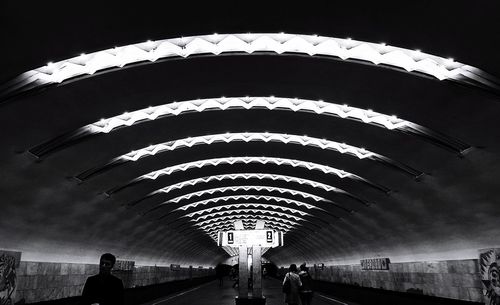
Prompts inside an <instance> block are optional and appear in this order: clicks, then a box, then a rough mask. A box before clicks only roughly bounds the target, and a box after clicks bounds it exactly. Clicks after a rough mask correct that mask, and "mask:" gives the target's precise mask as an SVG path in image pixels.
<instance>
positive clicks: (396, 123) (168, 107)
mask: <svg viewBox="0 0 500 305" xmlns="http://www.w3.org/2000/svg"><path fill="white" fill-rule="evenodd" d="M262 108H263V109H268V110H281V111H293V112H307V113H316V114H318V115H330V116H334V117H337V118H343V119H350V120H355V121H358V122H362V123H366V124H371V125H374V126H378V127H381V128H386V129H389V130H397V131H400V132H404V133H408V134H412V135H416V136H419V137H420V138H423V139H425V140H428V141H430V142H432V143H434V144H437V145H439V146H443V147H445V148H447V149H450V150H452V151H454V152H459V153H460V152H462V151H464V150H466V149H468V148H470V145H468V144H466V143H463V142H461V141H459V140H457V139H454V138H451V137H449V136H446V135H443V134H441V133H438V132H435V131H433V130H431V129H429V128H427V127H424V126H421V125H418V124H415V123H413V122H410V121H406V120H403V119H399V118H397V117H395V116H389V115H386V114H382V113H378V112H374V111H371V110H364V109H360V108H356V107H350V106H347V105H340V104H334V103H329V102H324V101H313V100H305V99H291V98H278V97H232V98H217V99H214V98H209V99H198V100H188V101H181V102H174V103H170V104H163V105H159V106H155V107H149V108H144V109H140V110H136V111H133V112H128V113H124V114H121V115H118V116H115V117H111V118H107V119H102V120H100V121H97V122H94V123H91V124H89V125H86V126H83V127H81V128H79V129H76V130H74V131H71V132H69V133H66V134H64V135H60V136H58V137H56V138H54V139H52V140H49V141H47V142H44V143H42V144H39V145H37V146H35V147H32V148H31V149H30V150H29V151H30V152H31V153H32V154H33V155H35V156H37V157H39V158H41V157H43V156H46V155H48V154H50V153H52V152H54V151H55V150H57V149H60V148H62V147H66V146H68V145H69V144H70V143H72V142H76V141H78V140H80V139H82V138H85V137H89V136H92V135H95V134H100V133H109V132H111V131H113V130H116V129H119V128H122V127H127V126H132V125H135V124H139V123H142V122H147V121H152V120H156V119H160V118H164V117H168V116H177V115H181V114H185V113H189V112H203V111H206V110H220V111H224V110H234V109H246V110H251V109H262ZM80 179H82V180H83V179H85V177H84V176H83V177H81V178H80Z"/></svg>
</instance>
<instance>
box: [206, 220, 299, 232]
mask: <svg viewBox="0 0 500 305" xmlns="http://www.w3.org/2000/svg"><path fill="white" fill-rule="evenodd" d="M241 221H242V222H243V225H247V226H254V227H255V224H256V223H257V219H242V220H241ZM228 225H230V226H232V227H233V228H234V220H225V221H219V222H214V223H210V224H206V225H201V226H198V227H200V228H201V229H204V230H212V229H216V228H219V227H221V226H228ZM268 225H275V226H282V227H284V228H287V229H292V228H294V227H295V226H294V225H289V224H285V223H283V222H279V221H272V220H266V222H265V226H268Z"/></svg>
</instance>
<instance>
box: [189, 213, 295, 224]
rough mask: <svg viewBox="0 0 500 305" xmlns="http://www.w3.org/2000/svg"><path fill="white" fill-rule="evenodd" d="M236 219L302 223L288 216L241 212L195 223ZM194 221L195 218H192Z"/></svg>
mask: <svg viewBox="0 0 500 305" xmlns="http://www.w3.org/2000/svg"><path fill="white" fill-rule="evenodd" d="M235 219H239V220H245V219H260V220H264V221H275V222H278V223H284V224H289V225H294V226H296V225H300V224H299V223H298V222H295V221H292V220H289V219H287V218H283V217H275V216H268V215H252V214H240V215H231V216H221V217H214V218H211V219H208V220H203V221H195V223H194V225H196V226H203V225H206V224H210V223H214V222H218V221H234V220H235ZM192 221H194V220H192Z"/></svg>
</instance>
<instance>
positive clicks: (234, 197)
mask: <svg viewBox="0 0 500 305" xmlns="http://www.w3.org/2000/svg"><path fill="white" fill-rule="evenodd" d="M241 199H245V200H265V201H276V202H284V203H287V204H291V205H296V206H300V207H305V208H306V209H309V210H311V209H318V210H323V209H321V208H318V207H316V206H314V205H312V204H308V203H305V202H302V201H298V200H293V199H288V198H282V197H276V196H263V195H232V196H223V197H215V198H210V199H206V200H201V201H196V202H193V203H190V204H187V205H183V206H181V207H179V208H177V209H175V210H174V211H180V210H182V211H186V210H187V209H190V208H195V207H197V206H199V205H207V204H209V203H216V202H219V201H230V200H231V201H233V200H241ZM327 202H331V201H327ZM168 203H169V202H168V201H167V202H166V203H162V204H168Z"/></svg>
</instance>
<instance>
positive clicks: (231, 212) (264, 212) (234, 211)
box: [192, 209, 306, 222]
mask: <svg viewBox="0 0 500 305" xmlns="http://www.w3.org/2000/svg"><path fill="white" fill-rule="evenodd" d="M237 213H239V214H241V213H243V214H249V213H255V214H257V215H270V216H279V217H285V218H288V219H293V220H294V221H306V219H304V218H302V217H299V216H295V215H291V214H287V213H282V212H277V211H269V210H262V209H231V210H229V211H220V212H213V213H209V214H205V215H202V216H200V217H198V218H192V220H194V221H196V222H198V221H201V220H205V219H208V218H213V217H214V216H215V217H217V216H224V215H234V214H237Z"/></svg>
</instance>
